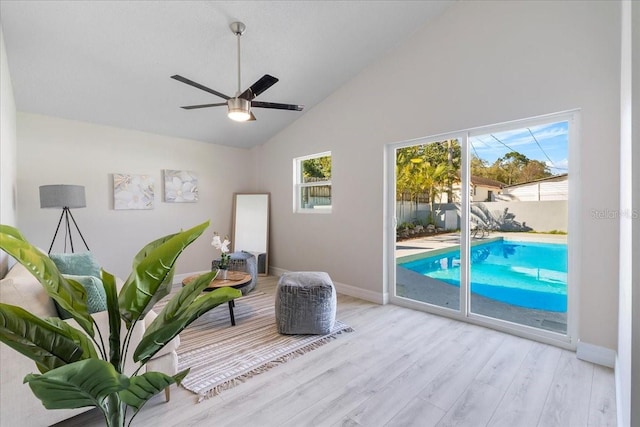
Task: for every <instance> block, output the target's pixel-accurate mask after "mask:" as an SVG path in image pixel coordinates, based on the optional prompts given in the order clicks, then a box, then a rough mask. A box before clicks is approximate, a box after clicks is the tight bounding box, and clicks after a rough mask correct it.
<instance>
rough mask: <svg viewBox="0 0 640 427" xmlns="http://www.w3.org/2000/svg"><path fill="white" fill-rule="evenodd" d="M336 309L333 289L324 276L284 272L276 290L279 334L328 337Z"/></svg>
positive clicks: (316, 273)
mask: <svg viewBox="0 0 640 427" xmlns="http://www.w3.org/2000/svg"><path fill="white" fill-rule="evenodd" d="M336 306H337V302H336V289H335V287H334V286H333V282H332V281H331V278H330V277H329V275H328V274H327V273H324V272H316V271H301V272H294V273H285V274H283V275H282V276H280V280H279V281H278V288H277V290H276V308H275V309H276V325H277V326H278V332H280V333H281V334H288V335H291V334H328V333H329V332H330V331H331V329H332V328H333V326H334V324H335V322H336Z"/></svg>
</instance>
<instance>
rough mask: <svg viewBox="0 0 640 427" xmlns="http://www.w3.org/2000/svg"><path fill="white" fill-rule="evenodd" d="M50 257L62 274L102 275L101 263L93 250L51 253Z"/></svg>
mask: <svg viewBox="0 0 640 427" xmlns="http://www.w3.org/2000/svg"><path fill="white" fill-rule="evenodd" d="M49 258H51V260H52V261H53V262H54V264H55V265H56V267H58V270H60V273H62V274H73V275H76V276H95V277H101V275H100V265H99V264H98V261H96V259H95V258H94V257H93V254H92V253H91V252H79V253H72V254H66V253H63V254H50V255H49Z"/></svg>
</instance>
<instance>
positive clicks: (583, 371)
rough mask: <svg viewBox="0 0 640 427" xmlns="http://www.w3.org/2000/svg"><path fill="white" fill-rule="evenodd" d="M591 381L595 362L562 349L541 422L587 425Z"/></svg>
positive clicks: (577, 426)
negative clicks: (582, 358)
mask: <svg viewBox="0 0 640 427" xmlns="http://www.w3.org/2000/svg"><path fill="white" fill-rule="evenodd" d="M592 384H593V364H591V363H588V362H585V361H582V360H580V359H578V358H577V357H576V356H575V354H574V353H571V352H568V351H564V350H563V352H562V355H561V356H560V361H559V363H558V368H557V369H556V373H555V375H554V379H553V382H552V384H551V387H550V389H549V394H548V396H547V401H546V402H545V405H544V408H542V414H541V416H540V421H539V423H538V425H539V426H540V427H543V426H544V427H546V426H563V427H583V426H586V425H587V424H588V419H589V401H590V398H591V386H592Z"/></svg>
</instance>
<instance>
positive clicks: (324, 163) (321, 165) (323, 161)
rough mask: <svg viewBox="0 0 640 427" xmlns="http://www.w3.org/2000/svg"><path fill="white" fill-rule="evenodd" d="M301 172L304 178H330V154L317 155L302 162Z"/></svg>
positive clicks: (323, 179)
mask: <svg viewBox="0 0 640 427" xmlns="http://www.w3.org/2000/svg"><path fill="white" fill-rule="evenodd" d="M302 174H303V177H304V178H305V181H307V179H306V178H318V179H319V180H322V181H328V180H330V179H331V156H324V157H317V158H315V159H309V160H305V161H304V162H302Z"/></svg>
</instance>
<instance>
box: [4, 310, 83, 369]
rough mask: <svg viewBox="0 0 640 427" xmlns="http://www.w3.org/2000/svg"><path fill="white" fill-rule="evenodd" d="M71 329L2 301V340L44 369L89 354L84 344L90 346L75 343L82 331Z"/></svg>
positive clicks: (58, 365)
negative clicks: (84, 349)
mask: <svg viewBox="0 0 640 427" xmlns="http://www.w3.org/2000/svg"><path fill="white" fill-rule="evenodd" d="M58 320H59V319H58ZM67 326H68V325H67ZM72 329H73V328H71V326H68V327H65V328H64V329H63V328H61V327H60V326H59V325H56V324H53V323H50V322H47V321H45V320H42V319H40V318H38V317H36V316H34V315H33V314H31V313H29V312H28V311H26V310H24V309H22V308H20V307H16V306H13V305H9V304H2V303H0V341H2V342H3V343H5V344H7V345H8V346H9V347H11V348H13V349H14V350H16V351H18V352H20V353H21V354H23V355H25V356H27V357H28V358H29V359H31V360H33V361H35V362H36V364H37V365H38V369H40V371H41V372H47V371H49V370H52V369H55V368H58V367H60V366H64V365H66V364H69V363H73V362H76V361H78V360H80V359H82V358H83V357H87V356H86V355H83V354H84V353H83V347H84V346H88V345H87V344H85V343H80V344H77V343H76V342H74V340H75V339H78V341H79V342H80V341H81V340H80V338H79V334H82V332H80V331H77V330H74V331H75V332H74V333H71V330H72ZM89 345H90V343H89Z"/></svg>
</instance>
